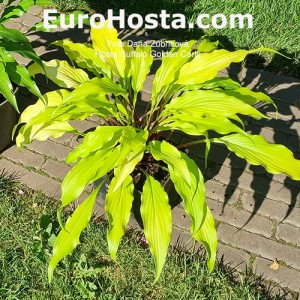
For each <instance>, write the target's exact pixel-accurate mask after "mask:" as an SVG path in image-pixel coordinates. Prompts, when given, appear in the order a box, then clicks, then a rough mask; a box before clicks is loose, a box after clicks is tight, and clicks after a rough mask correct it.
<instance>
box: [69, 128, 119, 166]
mask: <svg viewBox="0 0 300 300" xmlns="http://www.w3.org/2000/svg"><path fill="white" fill-rule="evenodd" d="M123 129H124V127H122V126H98V127H97V128H96V129H95V130H94V131H92V132H89V133H87V134H86V135H85V137H84V139H83V141H82V143H80V144H79V145H78V146H77V147H76V148H75V149H74V150H73V151H72V152H70V153H69V154H68V156H67V158H66V162H67V163H74V162H76V161H77V160H78V159H79V158H85V157H87V156H89V155H90V154H91V153H92V152H95V151H97V150H101V149H103V148H107V147H114V146H115V145H116V144H117V143H118V141H119V139H120V137H121V135H122V131H123Z"/></svg>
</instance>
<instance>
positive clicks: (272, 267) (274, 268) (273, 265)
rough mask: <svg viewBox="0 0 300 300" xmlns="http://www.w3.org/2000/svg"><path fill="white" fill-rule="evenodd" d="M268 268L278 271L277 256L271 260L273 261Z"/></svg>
mask: <svg viewBox="0 0 300 300" xmlns="http://www.w3.org/2000/svg"><path fill="white" fill-rule="evenodd" d="M270 269H272V270H274V271H278V269H279V262H278V260H277V258H275V260H274V261H273V263H272V264H271V265H270Z"/></svg>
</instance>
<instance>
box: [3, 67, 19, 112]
mask: <svg viewBox="0 0 300 300" xmlns="http://www.w3.org/2000/svg"><path fill="white" fill-rule="evenodd" d="M12 88H13V87H12V84H11V82H10V80H9V77H8V75H7V73H6V71H5V66H4V64H3V63H2V62H0V93H1V94H2V95H3V96H4V98H5V99H6V100H7V101H8V102H9V103H10V104H11V105H12V106H13V107H14V108H15V109H16V111H17V112H19V109H18V104H17V100H16V97H15V96H14V94H13V93H12Z"/></svg>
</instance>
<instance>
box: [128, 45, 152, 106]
mask: <svg viewBox="0 0 300 300" xmlns="http://www.w3.org/2000/svg"><path fill="white" fill-rule="evenodd" d="M131 55H133V57H132V58H131V62H130V74H131V76H132V81H131V85H132V88H133V90H134V91H135V93H136V94H137V93H138V92H139V91H140V90H141V89H142V88H143V86H144V83H145V81H146V77H147V75H148V73H149V72H150V67H151V65H152V62H153V56H152V55H151V47H150V46H138V47H137V48H136V50H135V51H134V52H132V53H131ZM134 105H135V103H134Z"/></svg>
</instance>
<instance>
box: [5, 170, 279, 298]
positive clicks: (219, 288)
mask: <svg viewBox="0 0 300 300" xmlns="http://www.w3.org/2000/svg"><path fill="white" fill-rule="evenodd" d="M0 199H1V205H0V224H1V231H0V265H1V267H0V299H51V300H52V299H269V296H268V293H267V289H266V288H264V286H263V285H262V284H261V281H260V280H258V279H255V278H254V276H253V275H247V276H246V275H245V276H243V277H242V276H240V275H238V274H237V273H235V272H234V271H232V270H231V269H230V268H228V267H226V266H223V265H219V266H217V267H216V268H215V270H214V271H213V272H212V273H211V274H208V272H207V270H206V267H205V261H204V260H203V259H202V258H201V257H200V256H199V255H197V254H190V253H188V252H185V251H183V250H182V249H181V250H180V249H179V248H173V249H172V250H170V253H169V257H168V261H167V263H166V266H165V269H164V272H163V274H162V276H161V278H160V280H159V281H158V282H157V283H156V284H153V278H154V274H153V273H154V265H153V261H152V258H151V256H150V253H149V250H148V249H146V248H147V247H145V244H144V243H143V242H142V239H141V234H140V233H139V232H137V231H129V232H128V233H127V235H126V238H124V239H123V242H122V245H121V247H120V251H119V256H118V261H117V262H116V263H115V262H113V261H112V260H111V259H110V257H109V256H108V251H107V246H106V230H107V224H106V223H105V221H103V220H99V219H96V220H94V221H93V222H91V224H90V225H89V226H88V228H87V230H85V232H84V234H83V236H82V240H81V241H82V244H81V245H80V247H79V248H78V249H77V250H76V251H74V253H73V254H72V255H70V256H68V257H67V258H66V259H64V260H63V261H62V262H61V263H60V264H59V266H58V268H57V269H56V271H55V277H54V280H53V283H52V285H51V286H50V285H49V284H48V283H47V275H46V269H47V262H48V261H49V257H50V252H51V245H52V244H53V238H54V235H55V234H56V233H57V232H58V230H59V226H58V224H57V221H56V213H55V211H56V209H57V206H58V203H57V202H55V201H54V200H51V199H48V198H46V197H45V196H44V195H42V194H40V193H37V192H33V191H30V190H29V189H27V188H25V187H22V186H20V185H19V184H17V183H13V182H12V181H11V179H9V178H7V176H4V177H3V176H0ZM238 278H239V280H237V279H238ZM272 299H275V297H274V298H272ZM278 299H279V298H278Z"/></svg>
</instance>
